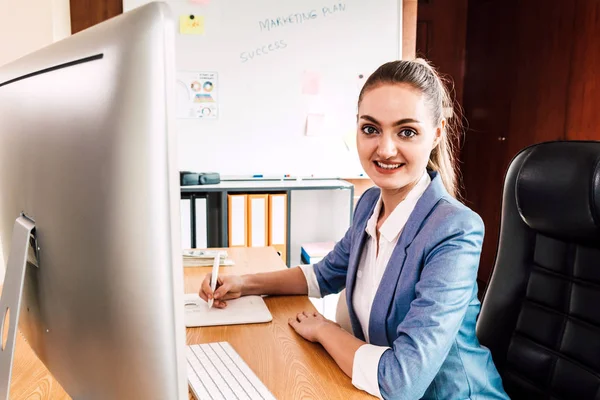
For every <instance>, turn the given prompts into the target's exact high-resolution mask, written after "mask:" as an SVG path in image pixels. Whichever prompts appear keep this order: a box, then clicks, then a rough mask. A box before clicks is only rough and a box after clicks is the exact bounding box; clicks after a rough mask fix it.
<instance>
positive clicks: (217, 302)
mask: <svg viewBox="0 0 600 400" xmlns="http://www.w3.org/2000/svg"><path fill="white" fill-rule="evenodd" d="M213 307H216V308H226V307H227V302H226V301H223V300H215V302H214V303H213Z"/></svg>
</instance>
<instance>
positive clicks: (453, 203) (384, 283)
mask: <svg viewBox="0 0 600 400" xmlns="http://www.w3.org/2000/svg"><path fill="white" fill-rule="evenodd" d="M451 107H452V105H451V102H450V97H449V95H448V92H447V91H446V87H445V85H444V83H443V82H442V81H441V80H440V78H439V77H438V75H437V73H436V71H435V70H434V69H433V68H432V67H431V66H430V65H429V64H428V63H427V62H426V61H424V60H416V61H407V60H401V61H394V62H390V63H386V64H384V65H382V66H381V67H380V68H378V69H377V70H376V71H375V72H374V73H373V74H372V75H371V76H370V77H369V79H368V80H367V82H366V83H365V85H364V87H363V89H362V91H361V93H360V96H359V99H358V121H357V122H358V124H357V150H358V155H359V158H360V162H361V164H362V166H363V169H364V171H365V172H366V173H367V175H368V176H369V177H370V178H371V180H372V181H373V182H374V183H375V185H376V186H375V187H373V188H371V189H369V190H367V191H366V192H365V193H364V194H363V195H362V196H361V198H360V200H359V201H358V203H357V204H356V208H355V213H354V219H353V222H352V226H351V227H350V229H348V231H347V232H346V234H345V236H344V237H343V238H341V240H340V241H339V242H338V243H337V244H336V245H335V248H334V249H333V250H332V251H331V252H330V253H329V254H328V255H327V256H326V257H325V258H324V259H323V260H321V261H319V262H318V263H316V264H314V265H304V266H301V267H299V268H289V269H288V270H286V271H279V272H276V273H269V274H259V275H244V276H242V277H236V276H226V277H224V278H223V282H222V284H221V286H220V287H219V288H218V289H217V290H216V291H215V292H214V294H213V291H212V290H211V289H210V287H209V285H208V283H209V281H210V277H209V276H207V277H206V279H205V282H204V284H203V287H202V288H201V290H200V296H202V297H203V298H204V299H208V298H210V297H211V296H213V295H214V298H215V299H217V300H218V301H217V302H216V304H217V307H224V306H226V300H228V299H229V298H232V297H235V296H240V295H242V296H243V295H249V294H260V295H262V294H308V295H309V296H311V297H322V296H326V295H328V294H332V293H339V292H340V291H341V290H343V289H344V288H347V291H346V295H347V297H346V304H347V306H348V314H349V319H350V322H351V326H352V329H351V331H350V332H348V331H345V330H344V329H343V328H342V327H340V325H338V324H336V323H334V322H332V321H329V320H327V319H326V318H324V317H323V316H322V315H320V314H318V313H314V312H303V313H299V314H298V315H296V316H291V317H292V318H290V320H289V324H290V325H291V326H292V328H293V329H294V330H295V331H296V332H297V333H298V334H299V335H300V336H302V337H303V338H305V339H306V340H309V341H312V342H318V343H320V344H321V345H322V346H323V347H324V348H325V349H326V350H327V352H328V353H329V354H330V355H331V357H332V358H333V359H334V360H335V361H336V363H337V364H338V365H339V367H340V368H341V369H342V370H343V371H344V372H345V373H346V374H347V375H348V376H350V377H352V383H353V384H354V386H356V387H357V388H359V389H362V390H364V391H366V392H368V393H370V394H372V395H375V396H377V397H379V398H384V399H465V398H477V399H507V398H508V397H507V396H506V393H505V392H504V389H503V386H502V380H501V378H500V375H499V374H498V371H497V370H496V367H495V365H494V363H493V361H492V358H491V354H490V352H489V350H488V349H487V348H484V347H482V346H481V345H480V344H479V342H478V340H477V337H476V335H475V323H476V320H477V316H478V314H479V309H480V303H479V300H478V299H477V281H476V278H477V269H478V266H479V255H480V253H481V245H482V242H483V231H484V227H483V223H482V221H481V218H479V216H478V215H477V214H476V213H474V212H473V211H472V210H470V209H469V208H467V207H466V206H465V205H464V204H462V203H460V202H459V201H458V200H457V199H456V197H455V194H456V172H455V161H454V157H453V154H452V149H451V146H450V143H451V138H450V135H452V134H455V132H456V131H454V130H452V129H449V128H450V126H449V124H448V120H447V116H446V115H445V114H444V109H448V108H450V109H451ZM282 282H284V283H285V284H282ZM229 296H231V297H229Z"/></svg>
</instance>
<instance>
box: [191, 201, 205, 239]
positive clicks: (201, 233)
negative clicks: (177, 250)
mask: <svg viewBox="0 0 600 400" xmlns="http://www.w3.org/2000/svg"><path fill="white" fill-rule="evenodd" d="M194 206H195V211H196V246H195V247H196V248H199V249H206V248H208V218H207V212H208V209H207V207H206V198H197V199H195V201H194Z"/></svg>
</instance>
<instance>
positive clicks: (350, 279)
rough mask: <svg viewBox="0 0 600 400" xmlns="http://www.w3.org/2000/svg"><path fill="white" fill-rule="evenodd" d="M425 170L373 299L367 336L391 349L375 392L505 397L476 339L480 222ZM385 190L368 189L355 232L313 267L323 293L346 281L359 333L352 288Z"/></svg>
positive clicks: (430, 396) (487, 354) (387, 396)
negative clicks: (424, 179) (417, 196)
mask: <svg viewBox="0 0 600 400" xmlns="http://www.w3.org/2000/svg"><path fill="white" fill-rule="evenodd" d="M428 172H429V175H430V176H431V179H432V181H431V183H430V185H429V187H428V188H427V189H426V190H425V192H424V193H423V195H422V196H421V198H420V199H419V201H418V202H417V204H416V206H415V209H414V210H413V212H412V213H411V215H410V217H409V219H408V221H407V222H406V225H405V226H404V229H403V230H402V232H401V234H400V237H399V239H398V243H397V245H396V248H395V249H394V251H393V253H392V256H391V259H390V261H389V264H388V265H387V267H386V270H385V272H384V274H383V278H382V280H381V283H380V285H379V288H378V289H377V292H376V294H375V299H374V300H373V307H372V310H371V316H370V320H369V337H370V341H371V343H372V344H375V345H379V346H389V347H391V349H389V350H386V351H385V352H384V353H383V355H382V357H381V359H380V361H379V368H378V380H379V389H380V391H381V394H382V396H383V398H385V399H420V398H423V399H452V400H455V399H508V396H507V395H506V393H505V391H504V389H503V387H502V381H501V378H500V375H499V374H498V371H497V370H496V367H495V365H494V363H493V361H492V358H491V354H490V351H489V350H488V349H487V348H485V347H483V346H481V345H480V344H479V341H478V340H477V337H476V336H475V323H476V320H477V315H478V314H479V309H480V303H479V300H478V299H477V281H476V278H477V268H478V266H479V256H480V253H481V245H482V241H483V233H484V227H483V221H482V220H481V218H480V217H479V216H478V215H477V214H476V213H475V212H473V211H471V210H470V209H469V208H467V207H466V206H464V205H463V204H462V203H460V202H459V201H457V200H456V199H454V198H453V197H452V196H450V195H449V194H448V192H447V191H446V189H445V188H444V185H443V184H442V180H441V178H440V176H439V175H438V174H437V173H436V172H431V171H428ZM379 195H380V190H379V188H371V189H369V190H367V191H366V192H365V193H364V194H363V196H362V197H361V198H360V200H359V201H358V203H357V205H356V210H355V213H354V221H353V223H352V226H351V227H350V229H349V230H348V231H347V232H346V234H345V236H344V237H343V239H342V240H341V241H339V242H338V243H337V244H336V246H335V248H334V249H333V250H332V251H331V253H329V254H328V255H327V256H326V257H325V258H324V259H323V260H322V261H320V262H319V263H317V264H315V266H314V270H315V273H316V275H317V281H318V282H319V288H320V291H321V295H322V296H325V295H327V294H330V293H338V292H340V291H341V290H342V289H343V288H344V287H346V288H348V290H347V291H346V292H347V297H346V299H347V302H348V311H349V314H350V321H351V322H352V328H353V330H354V335H355V336H356V337H357V338H359V339H361V340H365V337H364V335H363V332H362V328H361V326H360V323H359V321H358V319H357V317H356V313H355V312H354V308H353V306H352V301H353V291H354V283H355V281H356V272H357V269H358V263H359V260H360V254H361V251H362V250H363V248H364V246H365V240H366V238H367V233H366V231H365V228H366V226H367V221H368V219H369V217H370V216H371V215H372V214H373V209H374V208H375V204H376V203H377V200H378V198H379Z"/></svg>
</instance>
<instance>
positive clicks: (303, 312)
mask: <svg viewBox="0 0 600 400" xmlns="http://www.w3.org/2000/svg"><path fill="white" fill-rule="evenodd" d="M302 315H304V316H305V317H306V318H308V317H311V316H312V315H310V314H309V313H307V312H306V311H302Z"/></svg>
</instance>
